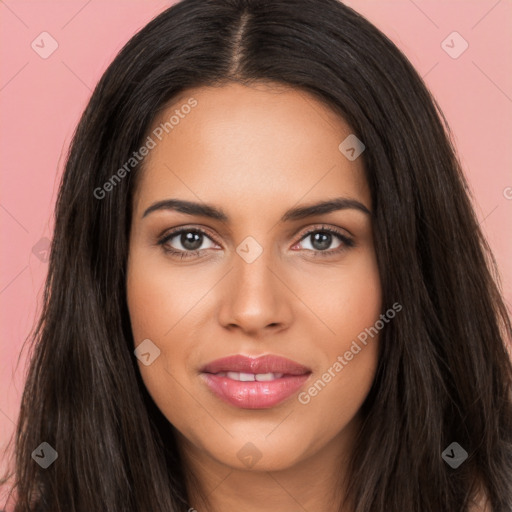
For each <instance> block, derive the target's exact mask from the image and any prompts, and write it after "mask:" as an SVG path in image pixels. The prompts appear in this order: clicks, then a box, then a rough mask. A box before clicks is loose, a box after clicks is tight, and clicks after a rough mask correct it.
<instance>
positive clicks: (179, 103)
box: [135, 83, 371, 215]
mask: <svg viewBox="0 0 512 512" xmlns="http://www.w3.org/2000/svg"><path fill="white" fill-rule="evenodd" d="M190 105H193V106H192V107H190ZM351 133H352V132H351V129H350V127H349V126H348V125H347V124H346V122H345V121H344V120H343V119H342V118H341V117H340V116H339V115H337V114H336V113H335V112H333V111H332V110H331V109H330V108H329V107H328V106H326V105H325V104H324V103H323V102H321V101H320V100H318V99H316V98H315V97H314V96H312V95H310V94H308V93H307V92H305V91H302V90H299V89H294V88H291V87H287V86H283V85H278V84H261V83H260V84H257V85H251V86H245V85H241V84H228V85H224V86H221V87H200V88H194V89H189V90H187V91H184V92H182V93H181V94H180V95H179V96H178V97H176V98H175V99H174V101H173V102H172V104H170V105H168V106H167V107H166V108H165V109H164V110H162V111H161V112H160V114H159V116H158V117H157V118H156V119H155V121H154V123H153V125H152V127H151V131H150V133H149V135H150V137H151V138H152V139H153V140H154V142H155V144H154V147H153V148H152V149H151V150H150V151H149V154H148V155H147V157H146V158H145V161H144V165H143V168H142V174H141V176H140V177H139V180H138V186H137V190H136V195H135V207H136V208H137V209H139V210H140V209H141V208H144V207H147V205H148V203H149V202H152V201H157V200H161V199H165V198H166V197H169V196H173V197H175V196H181V197H186V198H190V199H193V200H197V199H198V198H199V199H202V200H206V201H207V202H217V203H219V204H220V203H223V204H224V205H228V207H229V203H230V202H232V201H233V200H234V199H235V198H244V206H245V210H246V213H247V215H251V214H256V213H257V212H258V210H260V209H261V208H262V207H265V208H268V207H271V206H273V205H276V204H282V203H283V200H285V201H286V203H287V204H288V203H296V202H298V201H300V200H301V198H304V200H308V201H309V200H311V201H312V200H314V199H316V198H321V199H325V198H326V197H330V196H339V195H346V196H351V197H355V198H358V199H359V200H361V201H362V202H364V203H365V204H366V206H367V207H368V208H370V206H371V205H370V204H369V191H368V189H367V184H366V180H365V177H364V168H363V161H362V158H358V159H356V160H355V161H350V160H349V159H347V158H346V157H345V156H344V154H342V152H341V151H340V149H339V145H340V144H341V143H342V142H343V141H344V140H345V139H346V138H347V137H348V136H349V135H351ZM238 206H240V205H238ZM225 209H226V207H225Z"/></svg>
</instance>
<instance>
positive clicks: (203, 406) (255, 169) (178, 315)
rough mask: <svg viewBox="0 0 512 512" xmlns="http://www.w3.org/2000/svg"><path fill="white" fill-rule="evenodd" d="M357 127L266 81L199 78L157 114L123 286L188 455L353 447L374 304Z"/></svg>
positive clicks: (368, 368) (144, 369)
mask: <svg viewBox="0 0 512 512" xmlns="http://www.w3.org/2000/svg"><path fill="white" fill-rule="evenodd" d="M187 105H188V106H187ZM171 116H174V118H172V117H171ZM166 122H167V123H168V124H167V125H165V123H166ZM350 134H351V130H350V127H349V126H348V125H347V124H346V123H345V122H344V121H343V119H341V118H340V117H339V116H337V115H336V114H335V113H334V112H333V111H331V110H330V109H329V108H328V107H326V106H324V105H323V104H322V103H321V102H319V101H318V100H316V99H315V98H314V97H313V96H310V95H309V94H307V93H305V92H303V91H298V90H294V89H291V88H286V87H283V86H277V85H272V84H267V85H263V84H259V85H257V86H251V87H247V86H243V85H239V84H230V85H226V86H223V87H216V88H213V87H212V88H210V87H202V88H197V89H190V90H188V91H186V92H185V93H184V94H182V95H181V96H180V97H179V98H177V99H176V100H175V101H174V102H173V104H172V105H171V106H170V107H169V108H167V109H166V110H165V112H163V113H161V115H160V117H159V118H158V119H156V120H155V123H154V126H153V127H152V129H151V132H150V133H149V137H150V138H151V141H152V142H151V141H150V139H147V147H148V148H149V154H148V155H147V156H146V159H145V163H144V170H143V171H142V173H141V175H140V176H139V177H138V178H139V181H138V184H137V188H136V193H135V197H134V203H133V221H132V228H131V235H130V248H129V258H128V276H127V294H128V296H127V298H128V307H129V312H130V317H131V325H132V330H133V336H134V340H135V347H139V345H140V348H139V353H142V354H144V356H142V357H140V355H139V358H138V365H139V369H140V372H141V375H142V378H143V381H144V383H145V385H146V387H147V389H148V391H149V393H150V395H151V396H152V398H153V400H154V401H155V403H156V404H157V406H158V407H159V409H160V410H161V411H162V413H163V414H164V415H165V416H166V418H167V419H168V420H169V422H170V423H171V424H172V425H173V426H174V427H175V429H176V432H177V435H178V438H179V441H180V444H181V446H183V447H184V449H185V450H186V451H187V452H189V453H191V454H193V453H195V454H201V455H200V456H201V457H207V458H209V459H210V460H214V461H215V462H216V463H218V464H223V465H225V466H229V467H231V468H240V469H242V468H243V469H247V468H250V467H252V466H253V465H254V467H255V468H257V469H258V470H267V471H268V470H278V469H285V468H290V467H293V465H294V464H298V463H299V462H301V461H305V460H306V459H308V458H311V457H313V456H315V454H318V453H321V452H322V451H324V452H325V451H329V450H331V451H332V450H334V451H336V449H338V448H341V447H343V446H345V447H346V446H348V445H349V444H350V439H351V438H350V436H351V435H353V434H354V425H356V422H357V420H358V418H359V416H358V411H359V409H360V407H361V405H362V403H363V401H364V399H365V397H366V395H367V393H368V391H369V389H370V387H371V384H372V381H373V378H374V375H375V370H376V364H377V354H378V334H377V335H374V336H373V337H369V336H367V339H366V343H365V344H363V343H362V342H361V340H362V338H364V335H363V336H361V334H362V333H364V332H367V331H365V329H366V328H369V327H372V326H374V324H375V323H376V322H377V321H378V320H379V316H380V309H381V287H380V280H379V273H378V269H377V262H376V257H375V251H374V246H373V239H372V223H371V216H370V214H369V212H370V211H371V200H370V192H369V189H368V186H367V183H366V180H365V177H364V171H363V162H362V158H356V159H355V160H353V159H349V158H347V157H346V156H345V154H343V153H342V152H341V150H340V149H339V145H340V144H341V143H342V142H343V141H344V139H346V137H347V136H349V135H350ZM171 200H172V201H175V202H171ZM333 200H338V202H337V203H336V204H335V205H334V206H333V203H331V205H330V207H329V206H327V207H325V208H323V209H322V208H316V209H314V208H311V209H309V210H308V208H309V207H311V206H313V205H317V204H319V203H323V202H326V201H333ZM176 201H179V202H176ZM358 336H359V338H358ZM145 340H146V341H145ZM356 347H359V350H358V349H357V348H356ZM225 358H228V359H225ZM219 360H220V361H219ZM255 360H256V361H255ZM255 461H256V463H257V464H256V465H255Z"/></svg>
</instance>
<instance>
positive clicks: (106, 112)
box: [13, 0, 512, 512]
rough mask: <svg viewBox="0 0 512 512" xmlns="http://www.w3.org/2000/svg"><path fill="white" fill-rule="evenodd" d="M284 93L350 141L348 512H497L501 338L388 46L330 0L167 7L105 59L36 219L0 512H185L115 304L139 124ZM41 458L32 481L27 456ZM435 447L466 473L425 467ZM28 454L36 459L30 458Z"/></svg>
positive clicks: (402, 72)
mask: <svg viewBox="0 0 512 512" xmlns="http://www.w3.org/2000/svg"><path fill="white" fill-rule="evenodd" d="M256 80H261V81H267V82H275V83H282V84H288V85H291V86H293V87H296V88H300V89H301V90H304V91H305V92H308V93H310V94H313V95H315V96H316V97H317V98H319V99H321V100H322V101H324V102H325V103H326V104H328V105H329V106H330V108H332V109H333V110H334V111H336V112H338V113H339V114H340V115H341V116H342V117H343V118H344V119H345V120H346V122H347V123H348V124H349V125H350V126H351V128H352V130H353V133H355V134H356V135H357V137H358V138H359V139H361V140H362V141H364V144H365V146H366V150H365V152H364V154H363V155H362V158H363V159H364V164H365V172H366V178H367V181H368V184H369V187H370V190H371V195H372V211H373V231H374V240H375V250H376V254H377V258H378V265H379V270H380V276H381V282H382V294H383V295H382V297H383V308H384V310H385V309H388V308H389V307H390V306H391V304H392V303H393V302H395V301H399V302H400V304H402V305H403V313H402V314H400V315H398V316H397V317H396V318H395V319H394V321H393V322H391V323H390V324H389V325H387V326H386V328H385V329H383V331H382V332H381V346H380V358H379V365H378V369H377V373H376V376H375V381H374V384H373V387H372V389H371V391H370V393H369V395H368V397H367V399H366V401H365V403H364V405H363V413H364V424H363V427H362V429H361V431H360V433H359V437H358V440H357V444H356V446H355V447H354V453H353V456H352V459H351V460H352V462H351V466H350V470H351V473H350V475H351V478H350V487H349V494H348V499H349V501H350V503H351V505H352V507H353V508H354V510H355V511H356V512H385V511H407V512H427V511H432V512H434V511H435V512H456V511H460V512H463V511H467V510H468V509H469V504H470V501H471V499H472V498H473V497H474V494H475V492H476V491H477V490H478V488H481V489H482V490H483V491H485V493H486V494H487V496H488V497H489V501H490V503H491V504H492V507H493V511H494V512H510V510H511V508H512V397H511V393H512V364H511V361H510V357H509V354H508V352H507V343H508V342H509V341H510V340H511V339H512V327H511V322H510V318H509V316H508V313H507V310H506V307H505V305H504V301H503V299H502V296H501V292H500V289H499V286H498V284H497V283H499V281H498V274H497V271H496V264H495V262H494V260H493V258H492V255H491V252H490V250H489V247H488V245H487V243H486V241H485V239H484V237H483V236H482V232H481V230H480V228H479V225H478V222H477V219H476V217H475V214H474V212H473V210H472V207H471V203H470V199H469V192H468V187H467V184H466V182H465V179H464V177H463V174H462V172H461V167H460V164H459V161H458V159H457V157H456V154H455V151H454V148H453V145H452V143H451V136H450V133H449V128H448V126H447V124H446V122H445V120H444V118H443V116H442V114H441V112H440V110H439V108H438V106H437V104H436V102H435V100H434V99H433V98H432V96H431V95H430V93H429V92H428V90H427V88H426V86H425V84H424V83H423V81H422V80H421V78H420V77H419V76H418V74H417V73H416V71H415V70H414V69H413V67H412V66H411V64H410V63H409V62H408V60H407V59H406V58H405V57H404V55H403V54H402V53H401V52H400V51H399V50H398V49H397V48H396V46H395V45H394V44H393V43H392V42H391V41H390V40H389V39H388V38H387V37H386V36H385V35H383V34H382V33H381V32H380V31H379V30H377V29H376V28H375V27H374V26H373V25H372V24H370V23H369V22H368V21H366V20H365V19H364V18H363V17H361V16H360V15H358V14H357V13H356V12H354V11H353V10H352V9H350V8H348V7H346V6H344V5H343V4H342V3H340V2H338V1H336V0H272V1H264V0H261V1H260V0H184V1H182V2H180V3H178V4H176V5H175V6H173V7H171V8H169V9H167V10H166V11H165V12H163V13H162V14H161V15H159V16H158V17H157V18H155V19H154V20H153V21H151V22H150V23H149V24H148V25H147V26H146V27H144V28H143V29H142V30H141V31H140V32H139V33H137V34H136V35H135V36H134V37H133V38H132V39H131V40H130V41H129V42H128V43H127V44H126V46H125V47H124V48H123V50H122V51H121V52H120V53H119V55H118V56H117V57H116V58H115V60H114V61H113V62H112V64H111V65H110V67H109V68H108V69H107V71H106V72H105V74H104V75H103V77H102V78H101V80H100V82H99V83H98V85H97V87H96V89H95V91H94V93H93V95H92V97H91V99H90V102H89V104H88V106H87V108H86V110H85V112H84V114H83V116H82V118H81V120H80V123H79V125H78V127H77V130H76V133H75V135H74V138H73V141H72V145H71V148H70V151H69V155H68V158H67V163H66V167H65V171H64V174H63V177H62V182H61V186H60V191H59V196H58V200H57V205H56V223H55V232H54V236H53V242H52V247H51V256H50V261H49V272H48V278H47V281H46V287H45V295H44V308H43V312H42V315H41V317H40V320H39V322H38V324H37V327H36V328H35V330H34V333H33V336H31V341H32V345H31V360H30V366H29V371H28V375H27V378H26V384H25V389H24V393H23V396H22V404H21V410H20V416H19V422H18V425H17V430H16V432H15V436H14V440H15V451H14V453H15V462H14V472H13V474H14V477H15V479H14V486H13V491H15V494H16V500H17V501H16V508H15V512H29V511H32V510H39V511H48V512H49V511H51V512H91V511H96V510H102V511H104V512H121V511H122V512H131V511H133V512H142V511H144V512H171V511H176V512H177V511H186V510H188V508H189V505H188V503H187V501H188V497H187V491H186V486H185V480H184V470H183V465H182V462H181V460H180V457H179V453H178V450H177V445H176V440H175V435H174V433H173V427H172V425H170V424H169V422H168V421H167V420H166V418H165V417H163V415H162V413H161V412H160V411H159V409H158V408H157V407H156V405H155V404H154V402H153V401H152V399H151V397H150V396H149V394H148V393H147V391H146V389H145V386H144V384H143V382H142V380H141V377H140V374H139V371H138V368H137V363H136V359H135V357H134V355H133V346H134V345H133V339H132V333H131V329H130V322H129V315H128V310H127V305H126V289H125V278H126V259H127V252H128V234H129V227H130V222H131V201H132V197H133V191H134V186H135V177H136V175H137V171H138V170H140V169H139V168H140V166H138V167H139V168H137V167H135V168H134V169H133V170H132V171H131V172H130V173H128V175H127V176H126V177H125V178H124V179H123V180H120V182H119V183H117V184H116V186H115V190H113V191H111V192H110V193H109V194H106V195H105V197H103V198H98V197H97V194H96V195H95V194H94V191H95V190H96V189H98V187H101V186H103V184H104V183H106V182H107V181H108V180H109V179H110V178H111V177H112V175H113V174H114V173H115V172H116V171H117V170H118V169H119V168H121V167H122V166H123V164H124V163H125V162H126V161H128V159H129V158H130V156H131V155H132V153H133V152H134V151H136V150H137V149H138V148H140V146H141V143H142V141H143V140H144V136H145V134H146V132H147V130H148V129H149V127H150V126H151V123H152V121H153V120H154V119H155V116H156V115H157V113H158V112H159V111H160V110H161V109H162V108H164V106H165V105H166V104H167V103H168V102H169V101H170V100H171V99H172V98H173V97H175V96H176V95H177V94H178V93H180V92H181V91H184V90H186V89H187V88H190V87H197V86H208V85H222V84H223V83H226V82H229V81H236V82H240V83H248V82H250V81H256ZM43 442H45V443H48V445H50V446H51V447H52V448H53V449H54V450H55V451H56V452H57V453H58V458H57V460H56V461H55V462H54V463H53V464H51V465H50V466H49V467H48V468H46V469H45V468H43V467H41V466H40V465H39V464H36V463H35V461H34V460H33V458H32V456H31V455H32V453H33V452H34V450H35V449H36V448H38V447H39V446H40V445H41V443H43ZM452 442H457V443H458V444H459V445H460V446H461V447H463V448H464V449H465V450H466V451H467V453H468V458H467V460H465V461H464V463H463V464H462V465H460V466H459V467H458V468H456V469H454V468H452V467H450V466H449V465H448V464H447V463H446V462H445V461H444V460H443V457H442V452H443V450H444V449H445V448H446V447H448V446H449V445H450V444H451V443H452ZM45 446H46V445H45Z"/></svg>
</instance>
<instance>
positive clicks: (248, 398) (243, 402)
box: [201, 373, 310, 409]
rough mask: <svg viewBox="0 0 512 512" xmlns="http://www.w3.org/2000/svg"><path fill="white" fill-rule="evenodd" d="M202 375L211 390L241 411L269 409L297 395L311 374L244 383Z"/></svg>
mask: <svg viewBox="0 0 512 512" xmlns="http://www.w3.org/2000/svg"><path fill="white" fill-rule="evenodd" d="M201 375H202V376H203V378H204V380H205V382H206V385H207V386H208V387H209V388H210V390H211V391H213V392H214V393H215V394H216V395H217V396H218V397H219V398H221V399H222V400H224V401H225V402H227V403H229V404H231V405H234V406H235V407H240V408H241V409H269V408H270V407H274V406H275V405H277V404H279V403H280V402H282V401H283V400H286V399H287V398H288V397H289V396H291V395H293V394H294V393H296V392H297V391H298V390H299V389H300V388H301V387H302V386H303V384H304V382H306V380H307V379H308V378H309V375H310V374H309V373H308V374H305V375H288V376H284V377H281V378H280V379H275V380H271V381H265V382H258V381H249V382H247V381H245V382H242V381H238V380H233V379H228V378H227V377H219V376H218V375H215V374H213V373H202V374H201Z"/></svg>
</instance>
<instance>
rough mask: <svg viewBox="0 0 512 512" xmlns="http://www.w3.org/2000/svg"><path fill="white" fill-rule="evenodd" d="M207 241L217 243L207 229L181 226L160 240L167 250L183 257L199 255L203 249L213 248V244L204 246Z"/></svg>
mask: <svg viewBox="0 0 512 512" xmlns="http://www.w3.org/2000/svg"><path fill="white" fill-rule="evenodd" d="M205 241H210V242H211V243H212V244H213V246H215V243H214V242H213V240H212V239H211V238H210V237H209V236H208V235H207V233H206V232H205V231H203V230H202V229H198V228H180V229H176V230H174V231H172V232H171V233H168V234H167V235H165V236H164V237H163V238H162V239H160V240H159V241H158V244H159V245H161V246H162V247H163V249H164V251H165V252H167V253H169V254H172V255H179V256H180V257H181V258H182V259H183V258H190V257H193V256H197V255H198V254H199V253H200V252H201V251H203V250H206V249H212V248H214V247H212V245H208V244H207V246H206V247H204V246H203V244H204V243H205Z"/></svg>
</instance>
